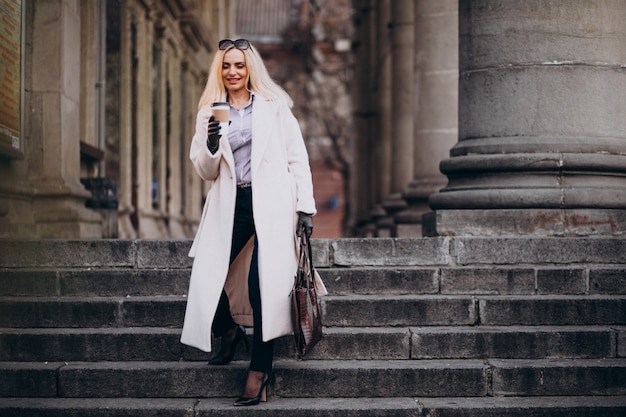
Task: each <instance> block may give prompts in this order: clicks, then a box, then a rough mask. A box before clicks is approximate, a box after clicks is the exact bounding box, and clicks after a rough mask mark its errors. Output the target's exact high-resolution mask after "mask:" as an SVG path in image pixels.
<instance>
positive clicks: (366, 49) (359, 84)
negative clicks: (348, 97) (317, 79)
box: [349, 0, 372, 234]
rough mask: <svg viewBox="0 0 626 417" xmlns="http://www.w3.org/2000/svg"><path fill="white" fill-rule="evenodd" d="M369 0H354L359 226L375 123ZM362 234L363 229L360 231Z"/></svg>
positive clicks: (353, 215) (365, 211)
mask: <svg viewBox="0 0 626 417" xmlns="http://www.w3.org/2000/svg"><path fill="white" fill-rule="evenodd" d="M370 3H371V1H370V0H354V1H353V6H354V10H355V35H354V37H355V42H354V46H355V54H354V65H355V67H356V68H360V69H361V70H357V71H355V72H354V80H353V84H354V88H353V103H354V130H355V133H354V138H355V140H354V142H353V148H352V149H353V154H354V162H353V164H352V170H351V171H352V173H351V175H352V176H351V184H350V189H351V193H352V195H351V196H350V201H352V205H351V209H350V214H349V215H350V223H351V224H352V225H353V226H354V227H355V228H357V229H358V228H359V227H360V226H361V223H362V222H363V221H365V220H368V219H369V210H370V200H371V199H370V193H371V192H372V190H371V187H370V185H371V183H370V173H371V166H369V164H368V161H369V155H370V152H371V149H370V146H371V139H372V136H371V133H372V129H371V124H372V97H371V84H370V80H371V79H370V75H369V73H368V71H363V70H362V69H364V68H369V65H370V60H371V55H370V54H371V44H370V37H369V35H370V33H371V32H370V29H371V19H372V8H371V4H370ZM357 233H359V234H362V232H360V231H357Z"/></svg>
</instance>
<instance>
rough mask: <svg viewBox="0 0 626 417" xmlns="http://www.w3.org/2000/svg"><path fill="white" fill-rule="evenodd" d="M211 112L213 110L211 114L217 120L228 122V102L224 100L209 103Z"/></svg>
mask: <svg viewBox="0 0 626 417" xmlns="http://www.w3.org/2000/svg"><path fill="white" fill-rule="evenodd" d="M211 112H213V116H214V117H215V120H217V121H218V122H220V123H228V119H230V104H228V103H226V102H215V103H213V104H211Z"/></svg>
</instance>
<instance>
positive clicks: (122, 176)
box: [118, 0, 137, 239]
mask: <svg viewBox="0 0 626 417" xmlns="http://www.w3.org/2000/svg"><path fill="white" fill-rule="evenodd" d="M121 9H122V10H121V12H120V17H121V19H120V20H121V22H120V89H119V94H120V111H119V117H120V119H119V120H120V121H119V129H120V131H119V136H120V139H119V141H120V142H119V147H120V150H119V158H120V161H119V164H120V173H119V187H118V204H119V205H118V221H119V231H120V238H124V239H132V238H136V237H137V230H136V229H135V227H134V225H133V219H132V216H134V213H135V210H136V208H135V205H134V203H133V176H134V175H135V174H134V169H133V160H132V155H133V151H132V149H133V137H134V128H133V125H134V122H133V120H134V117H133V114H132V109H133V100H134V94H133V69H132V68H133V61H134V57H133V51H134V50H135V49H136V45H134V42H135V36H134V35H133V32H134V31H135V29H133V27H134V17H133V14H134V12H133V10H132V8H131V6H130V5H129V0H125V1H124V2H123V3H122V6H121Z"/></svg>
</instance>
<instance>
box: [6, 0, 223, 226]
mask: <svg viewBox="0 0 626 417" xmlns="http://www.w3.org/2000/svg"><path fill="white" fill-rule="evenodd" d="M5 3H6V2H5ZM13 3H14V4H15V5H16V7H17V8H21V12H22V15H23V18H22V22H23V23H22V25H23V29H22V34H23V35H22V36H23V60H22V62H23V73H22V74H23V75H22V82H23V91H24V97H23V108H24V116H23V117H24V120H23V124H22V125H23V131H22V139H23V143H24V145H23V152H22V154H21V155H17V157H15V156H13V157H2V158H0V237H2V238H93V237H122V238H132V237H140V238H150V237H168V236H169V237H186V236H189V234H190V233H192V232H193V228H194V227H195V224H196V223H197V219H198V218H199V217H200V210H201V206H202V187H203V186H202V184H201V183H200V181H199V179H198V178H197V175H194V173H192V172H191V170H192V168H191V166H190V164H189V163H188V156H187V153H188V148H189V142H190V140H191V136H192V129H193V126H194V123H195V114H196V110H197V109H196V108H195V104H194V103H197V100H198V97H199V95H200V92H201V90H202V88H203V86H204V83H205V82H206V75H207V74H206V71H207V69H208V64H209V62H210V58H211V54H212V52H213V49H214V45H216V44H217V40H218V39H220V38H221V37H222V36H226V35H227V34H229V33H230V26H231V14H230V10H229V7H230V2H229V1H228V0H216V1H211V2H204V1H173V0H172V1H168V0H163V1H142V0H119V1H105V0H94V1H71V0H50V1H45V2H32V1H22V2H20V1H15V2H13ZM16 10H19V9H16Z"/></svg>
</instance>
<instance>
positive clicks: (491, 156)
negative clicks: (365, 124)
mask: <svg viewBox="0 0 626 417" xmlns="http://www.w3.org/2000/svg"><path fill="white" fill-rule="evenodd" d="M459 19H460V25H459V29H460V35H459V36H460V37H459V42H460V82H459V142H458V143H457V144H456V145H455V146H454V147H453V148H452V150H451V151H450V158H449V159H447V160H445V161H443V162H442V163H441V170H442V172H443V173H445V174H446V175H447V176H448V180H449V184H448V186H447V187H446V188H444V189H443V190H441V191H440V192H439V193H436V194H433V195H432V196H431V197H430V206H431V208H432V209H434V210H435V212H434V213H429V214H427V215H426V219H425V222H426V224H425V233H427V234H439V235H464V234H477V235H489V234H520V235H527V234H541V235H569V234H576V235H592V234H615V233H623V232H624V231H626V176H625V175H624V174H625V173H626V168H625V167H626V117H625V113H624V103H626V72H625V71H624V67H625V66H626V48H624V45H626V26H625V25H624V24H623V22H624V21H625V20H626V3H624V2H623V1H620V0H598V1H595V2H582V1H566V0H554V1H550V2H545V1H520V2H518V1H505V2H502V1H495V0H483V1H469V0H460V8H459Z"/></svg>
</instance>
